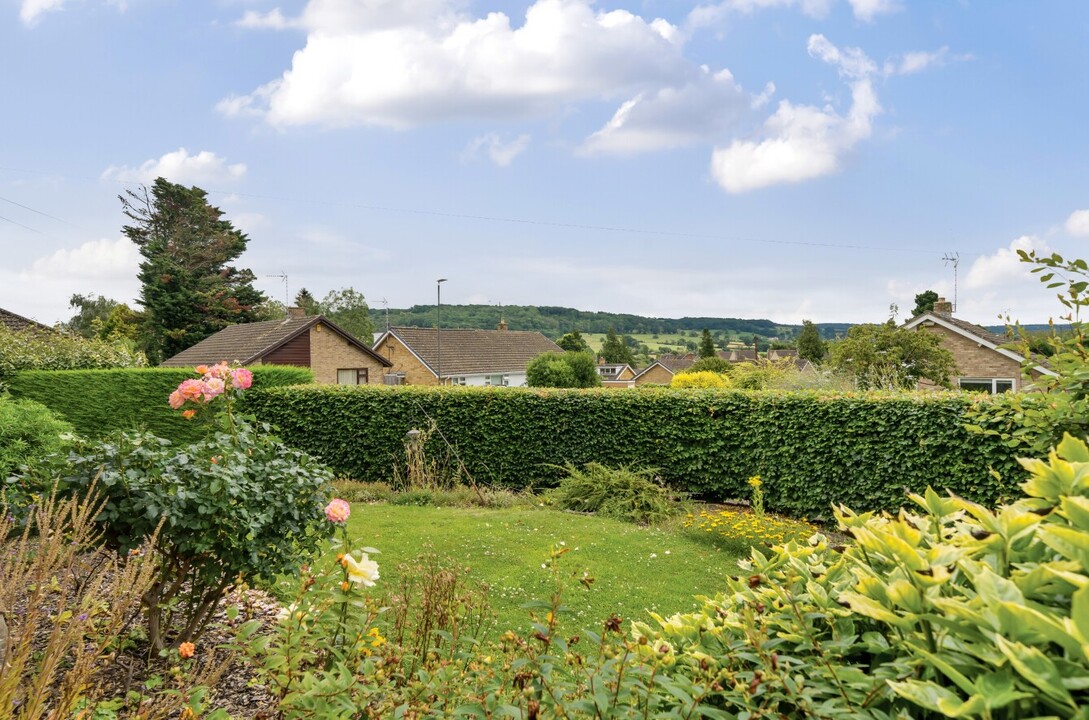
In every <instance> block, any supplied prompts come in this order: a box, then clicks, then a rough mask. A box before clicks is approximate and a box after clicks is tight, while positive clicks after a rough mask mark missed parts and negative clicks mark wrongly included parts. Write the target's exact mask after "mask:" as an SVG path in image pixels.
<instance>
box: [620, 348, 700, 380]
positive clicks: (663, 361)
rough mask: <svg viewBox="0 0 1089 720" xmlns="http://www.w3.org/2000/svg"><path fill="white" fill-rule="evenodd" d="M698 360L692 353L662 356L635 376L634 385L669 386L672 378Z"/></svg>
mask: <svg viewBox="0 0 1089 720" xmlns="http://www.w3.org/2000/svg"><path fill="white" fill-rule="evenodd" d="M698 359H699V358H698V357H696V356H695V355H693V354H692V353H686V354H684V355H671V354H668V353H667V354H662V355H659V356H658V359H657V360H655V361H654V362H652V363H651V364H650V365H647V366H646V367H645V368H643V369H642V370H640V371H639V373H638V374H637V375H636V376H635V384H636V385H669V384H670V383H671V382H673V376H674V375H676V374H677V373H679V372H681V371H682V370H687V369H688V368H690V367H692V363H694V362H696V360H698Z"/></svg>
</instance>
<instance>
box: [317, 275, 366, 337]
mask: <svg viewBox="0 0 1089 720" xmlns="http://www.w3.org/2000/svg"><path fill="white" fill-rule="evenodd" d="M318 308H319V311H320V314H322V315H324V316H325V317H327V318H329V319H330V320H332V321H333V322H335V323H336V324H337V325H338V326H340V328H341V329H343V330H347V331H348V332H350V333H351V334H352V335H354V336H355V337H356V338H357V339H358V340H359V341H360V342H362V343H363V344H364V345H368V346H369V345H370V344H371V343H373V342H374V322H372V321H371V315H370V308H369V307H368V306H367V299H366V298H365V297H363V293H361V292H359V291H357V290H355V289H354V288H350V287H346V288H341V289H340V290H332V291H330V292H329V293H328V294H327V295H326V296H325V297H324V298H323V299H322V301H321V303H320V304H319V306H318Z"/></svg>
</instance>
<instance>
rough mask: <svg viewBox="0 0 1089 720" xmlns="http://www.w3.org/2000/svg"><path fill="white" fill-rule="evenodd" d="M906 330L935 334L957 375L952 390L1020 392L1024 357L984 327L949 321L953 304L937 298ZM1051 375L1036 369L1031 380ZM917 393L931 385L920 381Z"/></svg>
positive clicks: (908, 323) (907, 323)
mask: <svg viewBox="0 0 1089 720" xmlns="http://www.w3.org/2000/svg"><path fill="white" fill-rule="evenodd" d="M904 327H905V328H907V329H908V330H918V331H923V332H931V333H934V334H936V335H937V336H938V337H940V338H941V340H942V345H943V346H944V347H945V349H946V350H948V351H949V352H950V353H952V355H953V359H954V360H955V361H956V363H957V370H958V374H957V376H956V377H955V378H953V387H959V388H961V389H962V390H974V391H977V392H987V393H1000V392H1011V391H1013V392H1016V391H1019V390H1021V389H1022V382H1023V381H1022V377H1021V364H1022V363H1023V362H1024V361H1025V357H1024V356H1023V355H1021V354H1020V353H1017V352H1016V351H1014V350H1010V349H1009V348H1006V347H1004V346H1005V345H1006V344H1007V343H1009V340H1008V339H1007V338H1005V337H1003V336H1001V335H998V334H996V333H993V332H991V331H990V330H987V329H986V328H984V327H981V326H979V325H975V324H973V323H970V322H966V321H964V320H960V319H958V318H955V317H953V304H952V303H951V302H948V301H947V300H946V299H945V298H939V299H938V301H937V302H936V303H934V309H933V310H932V311H930V312H925V313H922V314H921V315H916V316H915V317H913V318H911V319H910V320H908V321H907V322H906V323H904ZM1040 375H1055V372H1054V371H1053V370H1051V369H1050V368H1047V367H1043V366H1040V367H1038V368H1036V369H1034V370H1033V376H1034V377H1039V376H1040ZM919 387H920V388H921V389H932V388H934V387H935V386H934V384H933V383H930V382H929V381H920V383H919Z"/></svg>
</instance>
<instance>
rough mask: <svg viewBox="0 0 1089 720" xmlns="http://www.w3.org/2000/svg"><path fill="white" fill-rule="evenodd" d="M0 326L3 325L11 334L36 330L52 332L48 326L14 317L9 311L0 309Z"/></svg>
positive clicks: (17, 316)
mask: <svg viewBox="0 0 1089 720" xmlns="http://www.w3.org/2000/svg"><path fill="white" fill-rule="evenodd" d="M0 325H3V326H4V327H5V328H7V329H8V330H11V331H13V332H22V331H23V330H37V331H43V330H44V331H48V332H53V328H51V327H49V326H48V325H42V324H41V323H40V322H37V321H35V320H31V319H30V318H25V317H23V316H22V315H16V314H15V313H13V312H11V311H10V310H5V309H4V308H0Z"/></svg>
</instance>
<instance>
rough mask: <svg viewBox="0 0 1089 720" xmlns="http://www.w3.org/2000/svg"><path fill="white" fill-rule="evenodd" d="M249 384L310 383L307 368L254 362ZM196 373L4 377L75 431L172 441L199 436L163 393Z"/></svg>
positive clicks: (135, 370)
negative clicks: (141, 433)
mask: <svg viewBox="0 0 1089 720" xmlns="http://www.w3.org/2000/svg"><path fill="white" fill-rule="evenodd" d="M251 369H252V370H253V388H270V387H275V386H281V385H294V384H299V383H309V382H313V379H314V376H313V374H312V373H311V372H310V370H308V369H307V368H298V367H289V366H282V365H257V366H254V367H253V368H251ZM192 377H196V373H195V372H193V370H191V369H187V368H122V369H113V370H24V371H21V372H16V373H13V374H12V375H11V376H9V377H8V378H7V387H8V390H9V391H10V392H11V394H12V395H13V396H14V397H17V398H28V399H30V400H36V401H37V402H40V403H41V404H43V405H45V406H46V407H48V408H49V409H50V410H52V411H53V412H55V413H56V414H57V415H59V416H60V417H62V418H64V419H65V420H67V421H68V422H69V423H71V424H72V425H73V426H74V427H75V430H76V432H77V433H79V434H81V435H86V436H89V437H99V436H101V435H104V434H106V433H109V432H112V431H114V430H130V429H133V428H143V429H146V430H149V431H151V432H153V433H155V434H156V435H159V436H160V437H165V438H168V439H170V440H173V441H175V442H193V441H196V440H199V439H200V438H201V437H203V432H202V430H201V428H200V427H199V425H198V424H197V423H196V422H190V421H187V420H185V419H183V418H182V417H181V415H180V413H178V412H176V411H174V410H171V409H170V406H169V405H167V397H168V396H169V395H170V393H171V391H173V390H174V389H175V388H177V386H178V383H180V382H181V381H182V380H186V379H188V378H192ZM252 391H253V389H251V392H252Z"/></svg>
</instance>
